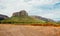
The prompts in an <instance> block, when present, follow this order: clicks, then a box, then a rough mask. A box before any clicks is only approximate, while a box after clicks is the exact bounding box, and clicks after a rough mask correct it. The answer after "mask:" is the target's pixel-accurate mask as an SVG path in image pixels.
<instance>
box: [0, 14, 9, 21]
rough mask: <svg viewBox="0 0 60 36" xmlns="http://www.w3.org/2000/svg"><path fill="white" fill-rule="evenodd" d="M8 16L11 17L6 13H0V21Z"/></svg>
mask: <svg viewBox="0 0 60 36" xmlns="http://www.w3.org/2000/svg"><path fill="white" fill-rule="evenodd" d="M7 18H9V17H8V16H6V15H2V14H0V21H1V20H4V19H7Z"/></svg>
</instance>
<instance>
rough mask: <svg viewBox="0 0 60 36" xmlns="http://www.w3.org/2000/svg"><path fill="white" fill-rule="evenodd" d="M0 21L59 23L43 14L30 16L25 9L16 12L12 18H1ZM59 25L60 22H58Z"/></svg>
mask: <svg viewBox="0 0 60 36" xmlns="http://www.w3.org/2000/svg"><path fill="white" fill-rule="evenodd" d="M0 23H4V24H43V25H44V24H45V25H53V24H54V25H56V24H57V23H56V22H55V21H54V20H52V19H48V18H43V17H41V16H29V15H28V13H27V12H26V11H25V10H22V11H19V12H15V13H13V14H12V16H11V17H10V18H7V19H4V20H1V21H0ZM57 25H58V24H57Z"/></svg>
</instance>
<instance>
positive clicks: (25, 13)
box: [12, 10, 28, 16]
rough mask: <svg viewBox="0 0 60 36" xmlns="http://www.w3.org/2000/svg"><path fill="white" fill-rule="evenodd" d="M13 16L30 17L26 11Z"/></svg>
mask: <svg viewBox="0 0 60 36" xmlns="http://www.w3.org/2000/svg"><path fill="white" fill-rule="evenodd" d="M12 16H28V13H27V12H26V11H25V10H21V11H20V12H15V13H13V15H12Z"/></svg>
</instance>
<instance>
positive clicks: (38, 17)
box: [31, 16, 55, 22]
mask: <svg viewBox="0 0 60 36" xmlns="http://www.w3.org/2000/svg"><path fill="white" fill-rule="evenodd" d="M31 17H34V18H37V19H39V20H43V21H47V22H55V21H54V20H52V19H49V18H44V17H41V16H31Z"/></svg>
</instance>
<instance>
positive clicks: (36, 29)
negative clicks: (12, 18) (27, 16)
mask: <svg viewBox="0 0 60 36" xmlns="http://www.w3.org/2000/svg"><path fill="white" fill-rule="evenodd" d="M0 36H60V27H54V26H32V25H12V24H0Z"/></svg>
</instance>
